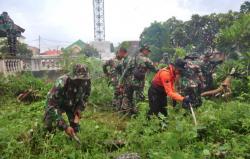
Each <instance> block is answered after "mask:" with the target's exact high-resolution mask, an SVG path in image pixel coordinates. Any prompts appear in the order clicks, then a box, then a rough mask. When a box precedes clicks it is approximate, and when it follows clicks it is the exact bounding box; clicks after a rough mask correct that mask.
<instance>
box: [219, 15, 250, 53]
mask: <svg viewBox="0 0 250 159" xmlns="http://www.w3.org/2000/svg"><path fill="white" fill-rule="evenodd" d="M249 26H250V14H246V15H243V16H242V17H241V18H240V19H238V20H236V21H235V22H234V23H233V25H232V26H230V27H229V28H225V29H222V30H221V31H220V34H219V36H218V38H217V39H216V41H217V47H218V49H219V50H221V51H224V52H228V53H229V54H230V53H231V54H232V53H246V52H249V51H250V40H249V39H250V28H249Z"/></svg>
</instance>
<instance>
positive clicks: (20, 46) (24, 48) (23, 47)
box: [0, 39, 32, 57]
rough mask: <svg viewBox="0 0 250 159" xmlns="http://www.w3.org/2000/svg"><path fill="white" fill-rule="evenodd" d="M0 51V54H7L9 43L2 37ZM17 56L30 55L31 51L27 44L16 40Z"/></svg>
mask: <svg viewBox="0 0 250 159" xmlns="http://www.w3.org/2000/svg"><path fill="white" fill-rule="evenodd" d="M0 53H1V54H2V56H8V55H9V45H8V41H7V39H3V40H1V41H0ZM17 56H26V57H31V56H32V51H31V50H30V49H28V45H27V44H25V43H20V42H19V41H17Z"/></svg>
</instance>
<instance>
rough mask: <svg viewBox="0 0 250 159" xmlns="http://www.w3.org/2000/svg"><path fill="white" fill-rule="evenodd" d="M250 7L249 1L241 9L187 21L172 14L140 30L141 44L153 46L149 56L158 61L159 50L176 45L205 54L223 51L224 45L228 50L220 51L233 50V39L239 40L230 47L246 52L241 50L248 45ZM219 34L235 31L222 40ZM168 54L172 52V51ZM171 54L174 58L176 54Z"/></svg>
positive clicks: (196, 17)
mask: <svg viewBox="0 0 250 159" xmlns="http://www.w3.org/2000/svg"><path fill="white" fill-rule="evenodd" d="M249 6H250V5H249V2H245V3H243V4H242V5H241V11H240V12H235V11H231V10H230V11H228V13H219V14H215V13H212V14H210V15H203V16H201V15H198V14H194V15H192V17H191V19H190V20H188V21H185V22H183V21H181V20H178V19H176V18H175V17H172V18H170V19H168V20H166V21H165V22H157V21H155V22H153V23H151V25H150V26H149V27H147V28H145V29H144V30H143V32H142V33H141V35H140V40H141V44H148V45H151V46H152V48H153V51H155V52H153V53H152V55H151V59H152V60H154V61H159V60H160V59H161V58H162V53H164V52H166V50H176V49H175V48H183V49H184V50H185V52H186V53H187V54H189V53H192V52H197V53H199V54H204V53H207V52H212V51H215V50H217V49H219V50H223V49H222V48H223V46H226V47H227V50H225V49H224V50H223V51H229V52H231V51H232V50H230V47H228V46H229V44H232V43H233V42H232V41H237V40H240V41H241V42H239V43H238V44H237V45H233V47H236V46H237V47H239V49H238V51H240V52H242V51H245V50H244V49H245V48H246V49H247V46H249V43H248V41H249V40H247V39H249V37H248V30H249V29H247V28H248V27H249V23H248V18H247V17H248V10H249ZM242 17H243V18H242ZM236 21H237V22H236ZM236 23H237V24H236ZM228 28H231V29H228ZM233 28H234V29H233ZM220 30H224V31H220ZM229 30H230V31H229ZM226 32H230V33H226ZM233 32H235V33H233ZM221 34H225V35H224V37H225V36H227V35H226V34H228V36H229V34H235V35H230V36H235V37H232V38H230V37H228V38H227V39H230V40H226V41H225V42H222V40H218V39H222V37H221ZM243 34H244V35H243ZM240 35H241V37H240ZM218 37H219V38H218ZM236 37H238V38H236ZM225 38H226V37H225ZM243 41H244V42H243ZM226 47H224V48H226ZM177 50H178V49H177ZM169 54H172V51H170V52H169ZM174 54H176V52H174ZM170 56H172V57H174V56H175V55H174V56H173V55H170Z"/></svg>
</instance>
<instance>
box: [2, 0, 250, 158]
mask: <svg viewBox="0 0 250 159" xmlns="http://www.w3.org/2000/svg"><path fill="white" fill-rule="evenodd" d="M249 8H250V7H249V3H248V2H245V3H244V4H243V5H242V7H241V12H232V11H229V12H228V13H226V14H211V15H204V16H199V15H193V16H192V18H191V20H190V21H187V22H182V21H179V20H177V19H176V18H174V17H173V18H170V19H168V20H167V21H166V22H164V23H159V22H154V23H152V25H151V26H150V27H148V28H145V30H144V31H143V33H142V34H141V42H142V43H147V44H150V45H151V48H152V55H151V58H152V59H153V60H154V61H159V60H160V59H161V58H162V53H163V52H168V53H169V55H170V58H171V59H174V58H176V57H183V56H185V55H186V54H188V53H191V52H196V51H197V52H199V53H200V54H203V53H204V52H206V51H208V50H209V49H218V50H220V51H225V52H226V53H227V55H228V56H227V58H228V59H227V60H226V62H224V63H223V64H222V65H220V66H219V68H218V69H217V71H216V78H215V83H214V85H215V86H218V85H220V82H221V81H222V80H223V79H225V77H226V76H227V75H228V73H229V72H230V70H231V69H232V67H235V68H236V69H237V72H238V76H237V77H235V78H234V79H233V80H232V91H233V94H232V96H231V97H230V98H228V99H227V101H223V100H221V99H218V98H214V99H203V101H204V102H203V105H202V106H201V107H199V108H197V109H195V113H196V117H197V121H198V126H194V124H193V119H192V116H191V113H190V112H189V111H187V110H184V109H182V108H181V106H180V105H177V108H173V107H171V105H169V106H168V108H169V109H168V114H169V115H168V117H163V116H162V117H160V118H156V117H155V118H153V119H152V120H148V119H147V118H146V112H147V110H148V103H147V102H142V103H138V107H139V114H138V115H137V116H136V117H135V116H134V117H131V118H128V117H127V116H125V115H123V114H120V113H118V112H115V111H113V110H112V107H111V105H112V104H111V99H112V94H113V93H112V88H110V87H108V85H107V81H106V79H105V78H104V76H103V74H102V68H101V65H102V62H101V61H100V60H98V59H96V58H94V57H86V56H80V57H78V58H71V57H70V52H69V51H67V50H65V52H64V54H63V55H62V56H63V58H64V61H63V64H64V65H63V66H64V67H63V70H65V72H69V71H70V70H71V68H72V65H73V64H74V63H84V64H86V65H88V67H89V70H90V74H91V79H92V80H91V82H92V90H91V96H90V98H89V101H88V106H87V108H86V110H85V111H84V112H83V113H82V116H83V117H82V119H81V131H80V133H79V134H78V136H79V138H80V141H81V144H78V143H76V142H75V141H74V140H71V139H69V138H68V136H67V135H65V134H64V133H63V132H60V131H59V130H57V131H56V132H55V133H53V134H48V133H46V132H45V131H44V129H43V113H44V106H45V98H46V94H47V92H48V91H49V89H50V88H51V86H52V83H49V82H48V80H46V79H38V78H35V77H33V76H32V75H31V74H29V73H22V74H18V75H16V76H8V77H3V76H2V75H0V159H9V158H10V159H12V158H13V159H22V158H25V159H26V158H41V159H43V158H44V159H45V158H46V159H47V158H51V159H52V158H53V159H54V158H68V159H75V158H77V159H78V158H83V159H109V158H115V157H116V156H118V155H120V154H123V153H126V152H137V153H138V154H139V155H140V156H141V157H142V158H143V159H190V158H191V159H193V158H198V159H199V158H202V159H204V158H212V159H213V158H214V159H217V158H229V159H231V158H232V159H234V158H238V159H245V158H250V118H249V116H250V105H249V99H250V76H249V68H250V48H249V46H250V45H249V37H250V32H249V26H250V25H249ZM122 45H123V46H124V47H126V46H127V45H128V43H123V44H122ZM90 50H91V49H90ZM150 79H152V74H150V75H148V77H147V82H146V83H145V85H146V88H145V90H147V88H148V87H149V84H150ZM27 90H33V91H32V93H33V94H32V96H31V98H29V100H28V101H25V102H20V101H19V100H17V97H18V96H19V95H20V94H21V93H23V92H25V91H27Z"/></svg>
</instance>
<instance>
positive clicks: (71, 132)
mask: <svg viewBox="0 0 250 159" xmlns="http://www.w3.org/2000/svg"><path fill="white" fill-rule="evenodd" d="M65 133H66V134H67V135H68V136H70V137H73V136H74V135H75V131H74V129H73V128H72V127H71V126H68V127H67V128H66V129H65Z"/></svg>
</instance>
